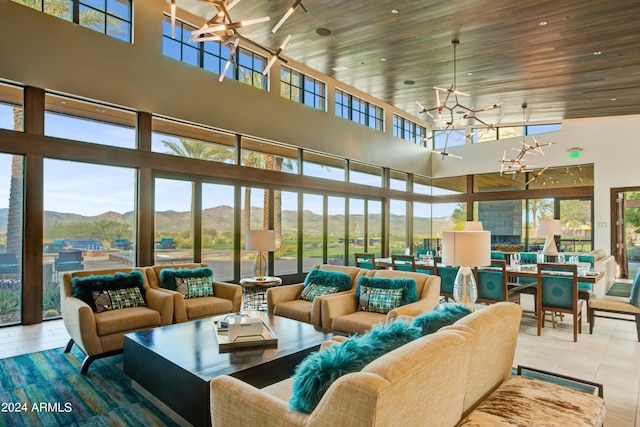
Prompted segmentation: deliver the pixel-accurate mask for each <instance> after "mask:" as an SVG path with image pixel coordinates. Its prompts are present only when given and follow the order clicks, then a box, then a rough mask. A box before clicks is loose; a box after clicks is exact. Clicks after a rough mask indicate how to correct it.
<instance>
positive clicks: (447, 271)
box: [436, 266, 458, 300]
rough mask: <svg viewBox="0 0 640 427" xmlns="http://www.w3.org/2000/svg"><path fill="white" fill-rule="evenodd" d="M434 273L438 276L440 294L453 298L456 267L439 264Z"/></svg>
mask: <svg viewBox="0 0 640 427" xmlns="http://www.w3.org/2000/svg"><path fill="white" fill-rule="evenodd" d="M436 273H437V275H438V276H440V296H441V297H444V298H445V299H446V300H453V282H454V281H455V280H456V276H457V275H458V267H449V266H440V267H438V269H437V272H436Z"/></svg>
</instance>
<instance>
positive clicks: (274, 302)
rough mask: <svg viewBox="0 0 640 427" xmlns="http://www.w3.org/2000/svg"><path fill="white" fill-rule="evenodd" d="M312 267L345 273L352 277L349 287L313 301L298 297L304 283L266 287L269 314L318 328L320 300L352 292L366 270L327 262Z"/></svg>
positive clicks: (319, 325)
mask: <svg viewBox="0 0 640 427" xmlns="http://www.w3.org/2000/svg"><path fill="white" fill-rule="evenodd" d="M314 268H318V269H320V270H325V271H340V272H343V273H347V274H348V275H350V276H351V277H352V279H353V281H352V286H351V289H350V290H348V291H344V292H338V293H335V294H331V295H325V296H321V297H317V298H315V299H314V300H313V301H307V300H304V299H301V298H300V294H301V293H302V290H303V289H304V283H298V284H295V285H285V286H277V287H274V288H269V289H267V309H268V311H269V314H277V315H278V316H283V317H288V318H290V319H296V320H299V321H301V322H305V323H311V324H312V325H314V326H316V327H318V328H320V327H321V326H322V324H321V316H320V306H321V301H322V300H324V299H325V298H335V297H336V296H338V295H342V294H345V293H351V294H352V293H354V292H355V291H356V286H357V284H358V278H359V277H360V276H363V275H364V274H365V273H366V272H367V271H368V270H366V269H363V268H359V267H347V266H341V265H329V264H322V265H317V266H315V267H314Z"/></svg>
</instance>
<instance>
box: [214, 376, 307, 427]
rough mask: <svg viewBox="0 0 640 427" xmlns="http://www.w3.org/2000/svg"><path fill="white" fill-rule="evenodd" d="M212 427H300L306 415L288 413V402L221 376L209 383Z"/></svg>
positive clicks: (305, 421)
mask: <svg viewBox="0 0 640 427" xmlns="http://www.w3.org/2000/svg"><path fill="white" fill-rule="evenodd" d="M210 388H211V393H210V401H211V424H212V425H213V426H241V425H245V426H258V425H259V426H261V427H276V426H302V425H306V424H307V419H308V417H309V416H308V415H306V414H303V413H301V412H294V411H290V410H289V404H288V402H285V401H283V400H280V399H278V398H276V397H274V396H272V395H270V394H267V393H265V392H263V391H261V390H259V389H257V388H255V387H253V386H251V385H249V384H247V383H245V382H242V381H240V380H238V379H236V378H233V377H230V376H227V375H221V376H219V377H216V378H214V379H213V380H211V383H210Z"/></svg>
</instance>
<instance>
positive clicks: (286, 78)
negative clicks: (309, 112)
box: [280, 65, 326, 111]
mask: <svg viewBox="0 0 640 427" xmlns="http://www.w3.org/2000/svg"><path fill="white" fill-rule="evenodd" d="M325 92H326V89H325V84H324V83H323V82H321V81H320V80H318V79H314V78H313V77H310V76H306V75H304V74H302V73H301V72H299V71H296V70H293V69H291V68H289V67H287V66H285V65H283V66H282V68H281V71H280V95H281V96H282V97H283V98H287V99H291V100H292V101H296V102H299V103H301V104H304V105H307V106H309V107H312V108H315V109H317V110H322V111H324V110H325V108H326V107H325V105H326V93H325Z"/></svg>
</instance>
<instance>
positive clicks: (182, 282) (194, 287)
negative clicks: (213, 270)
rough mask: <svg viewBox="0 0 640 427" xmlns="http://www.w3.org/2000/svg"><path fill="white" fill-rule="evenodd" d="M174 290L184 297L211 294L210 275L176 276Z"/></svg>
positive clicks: (198, 296) (208, 295) (211, 282)
mask: <svg viewBox="0 0 640 427" xmlns="http://www.w3.org/2000/svg"><path fill="white" fill-rule="evenodd" d="M176 291H178V292H180V293H181V294H182V296H183V297H185V298H200V297H212V296H213V280H211V277H207V276H203V277H176Z"/></svg>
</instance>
